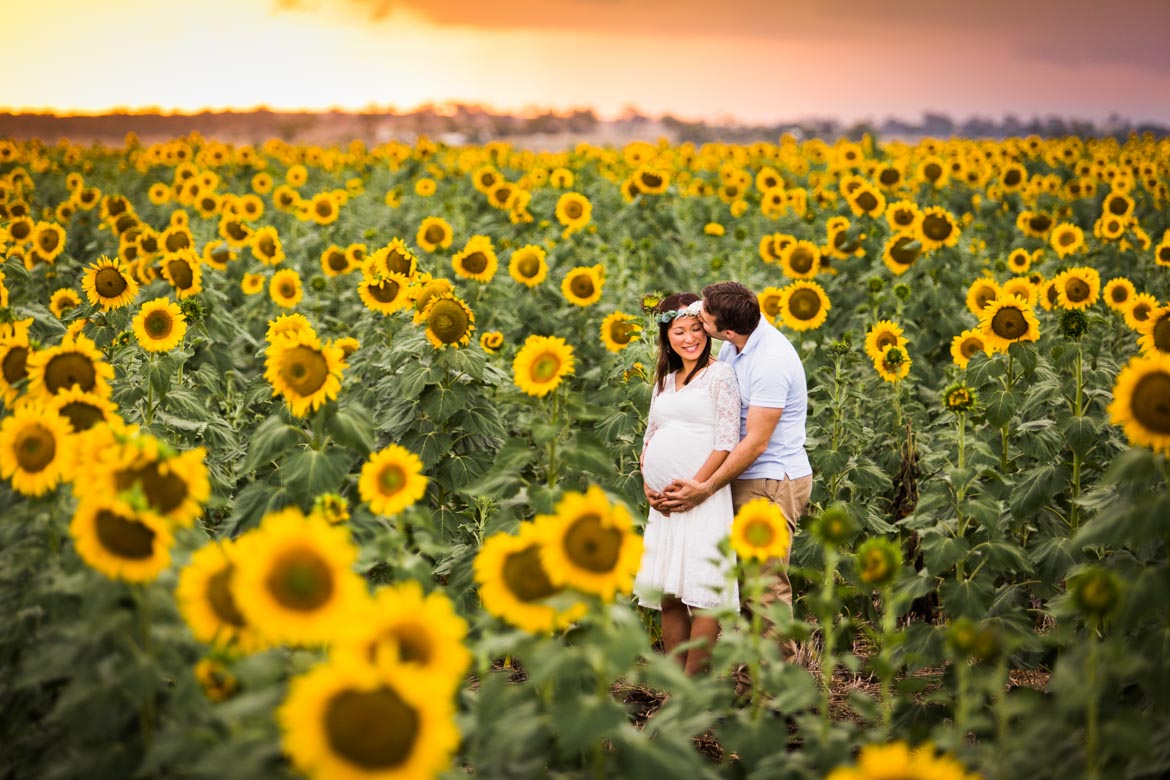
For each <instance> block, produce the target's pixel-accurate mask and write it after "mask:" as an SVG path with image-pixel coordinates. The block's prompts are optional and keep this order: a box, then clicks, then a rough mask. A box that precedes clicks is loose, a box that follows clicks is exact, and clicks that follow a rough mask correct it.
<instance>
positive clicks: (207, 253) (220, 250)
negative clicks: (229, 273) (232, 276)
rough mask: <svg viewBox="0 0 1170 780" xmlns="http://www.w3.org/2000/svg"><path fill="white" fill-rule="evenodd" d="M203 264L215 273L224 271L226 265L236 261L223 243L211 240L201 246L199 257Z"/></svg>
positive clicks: (234, 254) (229, 249) (232, 253)
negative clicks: (201, 251) (215, 271)
mask: <svg viewBox="0 0 1170 780" xmlns="http://www.w3.org/2000/svg"><path fill="white" fill-rule="evenodd" d="M200 257H201V258H202V260H203V262H204V263H205V264H206V265H208V266H210V267H212V268H214V269H215V270H217V271H226V270H227V267H228V263H230V262H231V261H233V260H235V259H236V253H235V252H233V251H232V250H231V248H230V247H229V246H227V245H226V244H225V243H224V242H223V241H219V240H212V241H208V242H207V243H206V244H204V245H203V253H202V254H201V255H200Z"/></svg>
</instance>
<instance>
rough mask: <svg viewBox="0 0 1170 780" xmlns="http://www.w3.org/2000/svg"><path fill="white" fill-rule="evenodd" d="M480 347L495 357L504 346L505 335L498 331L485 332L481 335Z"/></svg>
mask: <svg viewBox="0 0 1170 780" xmlns="http://www.w3.org/2000/svg"><path fill="white" fill-rule="evenodd" d="M479 346H480V347H481V348H482V349H483V351H484V352H486V353H488V354H489V355H494V354H496V353H497V352H499V351H500V349H501V348H502V347H503V346H504V334H503V333H501V332H500V331H498V330H485V331H484V332H483V333H481V334H480V335H479Z"/></svg>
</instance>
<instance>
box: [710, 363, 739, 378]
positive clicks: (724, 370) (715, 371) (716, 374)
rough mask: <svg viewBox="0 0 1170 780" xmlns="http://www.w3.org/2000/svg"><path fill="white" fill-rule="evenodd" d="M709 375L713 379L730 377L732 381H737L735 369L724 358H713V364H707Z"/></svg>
mask: <svg viewBox="0 0 1170 780" xmlns="http://www.w3.org/2000/svg"><path fill="white" fill-rule="evenodd" d="M707 375H708V376H709V377H710V378H711V379H727V378H729V377H730V379H731V381H733V382H734V381H735V369H734V368H732V367H731V364H730V363H724V362H723V361H722V360H712V361H711V364H710V365H709V366H707Z"/></svg>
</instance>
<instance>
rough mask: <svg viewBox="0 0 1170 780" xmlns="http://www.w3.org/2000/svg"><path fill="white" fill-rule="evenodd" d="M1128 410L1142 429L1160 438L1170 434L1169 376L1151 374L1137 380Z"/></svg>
mask: <svg viewBox="0 0 1170 780" xmlns="http://www.w3.org/2000/svg"><path fill="white" fill-rule="evenodd" d="M1130 409H1131V410H1132V411H1133V416H1134V418H1135V419H1136V420H1137V421H1138V422H1139V423H1141V424H1142V427H1144V428H1146V429H1148V430H1151V431H1154V432H1156V433H1157V434H1159V435H1161V436H1166V435H1168V434H1170V374H1167V373H1165V372H1158V373H1151V374H1147V375H1146V376H1144V377H1142V378H1141V379H1139V380H1138V382H1137V384H1136V385H1134V388H1133V395H1132V396H1131V398H1130Z"/></svg>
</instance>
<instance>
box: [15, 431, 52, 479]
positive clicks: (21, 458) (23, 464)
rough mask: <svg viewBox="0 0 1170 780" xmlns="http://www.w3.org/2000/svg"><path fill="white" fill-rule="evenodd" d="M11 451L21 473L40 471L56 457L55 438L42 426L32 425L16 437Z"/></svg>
mask: <svg viewBox="0 0 1170 780" xmlns="http://www.w3.org/2000/svg"><path fill="white" fill-rule="evenodd" d="M13 450H14V454H15V455H16V464H17V465H18V466H19V467H20V469H21V470H22V471H28V472H36V471H42V470H43V469H44V468H45V467H46V466H48V465H49V464H50V463H52V462H53V458H54V457H56V455H57V438H56V437H55V436H54V435H53V432H52V431H51V430H49V429H48V428H46V427H44V426H43V425H39V424H33V425H30V426H28V427H27V428H25V429H24V430H22V431H21V432H20V433H19V434H18V435H17V437H16V446H15V447H13Z"/></svg>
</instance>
